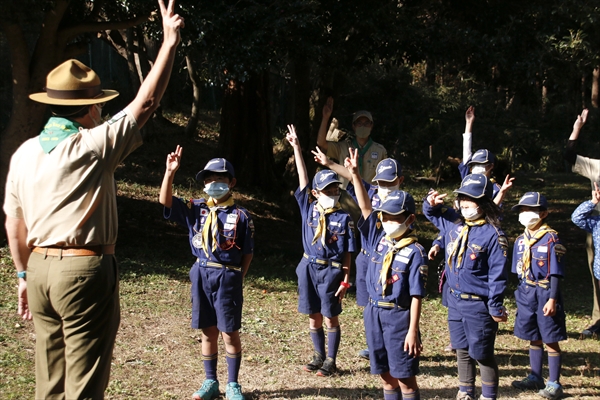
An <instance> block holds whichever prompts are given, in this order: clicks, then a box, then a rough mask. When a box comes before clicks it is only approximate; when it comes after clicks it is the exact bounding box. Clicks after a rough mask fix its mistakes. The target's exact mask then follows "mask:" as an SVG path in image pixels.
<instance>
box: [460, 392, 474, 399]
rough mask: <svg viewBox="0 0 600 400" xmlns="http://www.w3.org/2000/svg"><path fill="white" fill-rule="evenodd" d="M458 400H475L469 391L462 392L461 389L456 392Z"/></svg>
mask: <svg viewBox="0 0 600 400" xmlns="http://www.w3.org/2000/svg"><path fill="white" fill-rule="evenodd" d="M456 400H473V398H472V397H471V396H470V395H469V393H467V392H461V391H460V390H459V391H458V393H456Z"/></svg>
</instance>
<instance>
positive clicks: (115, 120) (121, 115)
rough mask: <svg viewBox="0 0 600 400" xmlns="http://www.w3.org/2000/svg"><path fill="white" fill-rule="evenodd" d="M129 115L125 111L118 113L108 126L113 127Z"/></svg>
mask: <svg viewBox="0 0 600 400" xmlns="http://www.w3.org/2000/svg"><path fill="white" fill-rule="evenodd" d="M126 115H127V114H126V113H125V111H119V112H118V113H116V114H115V116H114V117H112V118H111V119H110V120H109V121H108V124H109V125H112V124H114V123H115V122H117V121H118V120H120V119H122V118H124V117H125V116H126Z"/></svg>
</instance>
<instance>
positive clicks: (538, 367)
mask: <svg viewBox="0 0 600 400" xmlns="http://www.w3.org/2000/svg"><path fill="white" fill-rule="evenodd" d="M543 355H544V349H543V348H542V346H534V345H530V346H529V364H531V373H532V374H533V375H535V376H536V377H538V378H540V380H543V379H542V356H543Z"/></svg>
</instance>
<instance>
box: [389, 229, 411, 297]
mask: <svg viewBox="0 0 600 400" xmlns="http://www.w3.org/2000/svg"><path fill="white" fill-rule="evenodd" d="M417 240H418V239H417V235H415V234H414V233H413V232H410V233H409V234H408V235H407V236H406V237H403V238H402V239H400V240H398V241H397V242H396V243H394V239H392V238H391V237H389V236H388V235H385V242H386V244H387V245H388V251H387V253H385V257H383V264H382V265H381V273H380V274H379V280H380V281H381V287H382V288H381V296H383V297H385V288H386V287H387V279H388V277H387V275H388V272H389V271H390V268H391V267H392V261H393V260H394V255H395V254H396V253H397V252H398V250H400V249H401V248H403V247H406V246H408V245H411V244H413V243H415V242H416V241H417Z"/></svg>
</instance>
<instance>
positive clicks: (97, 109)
mask: <svg viewBox="0 0 600 400" xmlns="http://www.w3.org/2000/svg"><path fill="white" fill-rule="evenodd" d="M94 109H95V110H96V111H97V112H98V119H96V118H94V116H93V114H92V113H90V118H91V119H92V121H93V122H94V125H95V126H99V125H102V123H103V122H104V121H103V120H102V107H100V106H99V105H98V104H94Z"/></svg>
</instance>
